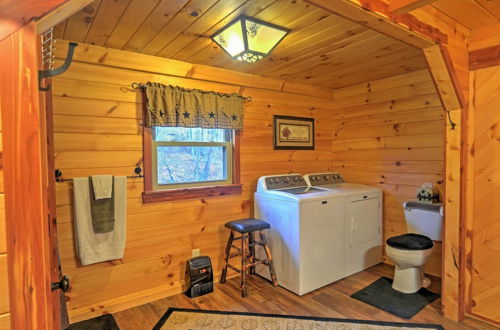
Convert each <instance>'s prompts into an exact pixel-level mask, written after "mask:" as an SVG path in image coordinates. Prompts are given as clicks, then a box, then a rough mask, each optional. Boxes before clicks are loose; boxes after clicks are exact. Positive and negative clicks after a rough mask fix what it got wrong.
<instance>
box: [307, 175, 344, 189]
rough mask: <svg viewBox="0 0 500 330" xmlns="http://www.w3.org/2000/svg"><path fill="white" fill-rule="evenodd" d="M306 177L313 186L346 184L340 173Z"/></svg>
mask: <svg viewBox="0 0 500 330" xmlns="http://www.w3.org/2000/svg"><path fill="white" fill-rule="evenodd" d="M304 177H305V179H306V181H308V182H309V184H310V185H311V186H324V185H327V184H338V183H344V178H343V177H342V175H340V173H315V174H307V175H305V176H304Z"/></svg>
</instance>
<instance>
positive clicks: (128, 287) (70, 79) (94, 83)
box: [53, 45, 333, 321]
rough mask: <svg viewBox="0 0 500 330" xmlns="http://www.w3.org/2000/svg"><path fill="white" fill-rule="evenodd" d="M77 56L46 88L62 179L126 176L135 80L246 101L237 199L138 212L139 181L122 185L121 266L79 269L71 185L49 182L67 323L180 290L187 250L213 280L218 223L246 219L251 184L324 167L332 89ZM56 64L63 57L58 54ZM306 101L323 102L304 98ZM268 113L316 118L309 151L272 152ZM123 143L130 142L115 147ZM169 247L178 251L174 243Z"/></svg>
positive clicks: (133, 147)
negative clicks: (68, 280)
mask: <svg viewBox="0 0 500 330" xmlns="http://www.w3.org/2000/svg"><path fill="white" fill-rule="evenodd" d="M78 48H80V49H82V50H83V51H81V52H77V53H76V54H75V58H74V63H73V65H72V66H71V68H70V69H69V70H68V71H67V72H66V73H65V75H64V76H61V77H55V78H54V83H53V93H54V113H55V114H54V129H55V146H56V155H55V159H56V160H55V161H56V167H57V168H60V169H61V170H62V171H63V177H65V178H73V177H78V176H88V175H92V174H96V173H102V174H105V173H108V174H115V175H117V174H118V175H120V174H123V175H126V174H131V173H132V171H133V168H134V166H135V164H136V163H137V162H138V161H139V160H140V159H141V158H142V146H141V142H142V137H141V135H140V133H141V126H140V120H141V118H142V113H141V108H140V98H139V92H138V91H137V90H134V89H132V88H131V87H130V85H131V83H132V82H134V81H142V82H144V81H147V80H160V81H167V80H166V79H174V80H170V81H172V82H174V83H176V84H181V85H183V86H185V87H197V88H202V89H208V90H216V91H221V92H241V93H242V94H243V95H245V96H251V97H252V101H251V102H249V103H247V104H246V105H245V121H244V129H243V131H242V132H241V137H240V140H241V156H240V157H241V164H240V166H241V168H240V171H241V183H242V184H243V190H242V193H241V194H240V195H235V196H223V197H216V198H204V199H191V200H181V201H170V202H165V203H156V204H147V205H146V204H144V205H143V204H142V203H141V194H142V192H143V180H142V179H130V180H129V182H128V196H127V197H128V201H127V205H128V208H127V212H128V215H127V222H128V226H127V247H126V251H125V256H124V258H123V259H122V260H116V261H112V262H104V263H99V264H95V265H90V266H85V267H82V266H81V265H80V264H79V262H78V259H77V258H76V256H75V253H74V244H75V243H74V228H73V224H72V222H73V209H72V187H71V186H72V184H71V182H62V183H58V184H57V212H58V228H59V243H60V251H61V261H62V266H63V268H64V270H65V272H67V273H68V274H69V275H70V276H71V277H72V279H73V289H72V290H71V292H70V293H68V294H67V296H68V298H69V301H68V307H69V313H70V318H71V320H72V321H77V320H81V319H85V318H89V317H91V316H95V315H99V314H102V313H107V312H114V311H117V310H121V309H123V308H129V307H132V306H135V305H137V304H142V303H145V302H148V301H151V300H155V299H159V298H161V297H164V296H166V295H171V294H175V293H179V292H181V291H182V290H183V285H184V282H183V281H184V278H183V276H184V269H183V267H184V263H185V260H186V259H187V258H189V257H190V256H191V249H193V248H200V249H201V251H202V253H203V254H206V255H210V256H211V258H212V262H213V265H214V269H215V271H216V273H218V271H219V269H220V265H221V264H220V263H221V261H222V256H223V252H224V244H225V241H226V239H227V232H226V230H225V229H224V227H223V224H224V223H225V222H227V221H228V220H231V219H237V218H244V217H248V216H251V215H252V212H253V192H254V191H255V187H256V184H257V179H258V177H259V176H261V175H265V174H272V173H282V172H289V173H291V172H299V173H306V172H314V171H326V170H330V169H331V164H332V155H331V131H332V123H331V120H330V118H331V114H332V112H331V109H332V101H331V99H332V97H333V91H331V90H327V89H321V88H320V89H318V92H317V93H314V91H315V88H314V87H311V86H308V87H307V86H305V85H300V84H298V85H297V84H294V83H291V84H290V83H287V82H285V81H283V80H275V79H270V78H262V77H259V76H255V75H248V74H242V73H234V74H233V73H232V72H230V71H227V70H222V69H220V70H219V69H215V68H209V67H203V66H198V65H192V64H189V63H184V62H177V61H175V62H172V61H169V60H166V59H161V58H155V57H151V56H147V55H136V56H134V57H133V58H132V57H131V56H130V53H128V52H125V51H115V50H107V49H104V48H101V47H97V46H88V45H80V46H79V47H78ZM104 54H106V56H105V58H104V59H102V60H99V59H101V58H102V56H103V55H104ZM57 56H58V57H59V58H62V57H63V56H65V52H64V50H59V51H58V54H57ZM144 56H146V57H144ZM128 59H130V61H129V60H128ZM134 59H135V60H134ZM158 61H159V62H158ZM158 63H159V64H160V65H156V64H158ZM176 63H180V66H176V65H174V64H176ZM165 64H167V65H165ZM141 67H142V69H141ZM198 67H199V68H200V69H198ZM225 80H226V81H225ZM302 87H304V88H302ZM314 94H316V95H319V96H321V97H318V96H310V95H314ZM323 97H324V98H323ZM327 97H328V98H327ZM273 114H284V115H295V116H303V117H314V118H315V120H316V122H315V124H316V132H315V133H316V140H317V148H316V150H314V151H293V150H284V151H274V150H273V147H272V145H273V143H272V141H273V140H272V130H271V127H272V116H273ZM101 138H103V140H101ZM122 138H123V139H127V141H130V143H131V144H130V145H125V144H124V143H123V142H122V143H121V145H120V143H119V142H120V141H123V140H122ZM108 142H109V143H110V145H107V144H108ZM172 240H175V241H176V242H177V243H176V244H175V245H172V244H171V242H172Z"/></svg>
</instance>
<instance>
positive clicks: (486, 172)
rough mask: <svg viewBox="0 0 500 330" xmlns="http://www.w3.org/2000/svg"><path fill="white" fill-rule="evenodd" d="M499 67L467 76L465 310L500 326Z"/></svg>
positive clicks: (473, 72) (474, 72) (485, 69)
mask: <svg viewBox="0 0 500 330" xmlns="http://www.w3.org/2000/svg"><path fill="white" fill-rule="evenodd" d="M499 108H500V66H493V67H489V68H484V69H480V70H476V71H471V98H470V109H469V132H470V135H469V146H468V151H469V152H468V161H467V165H466V166H467V167H468V173H469V178H468V179H469V184H468V187H467V193H468V196H469V198H470V205H471V207H470V210H469V211H470V213H469V215H468V219H467V222H468V223H467V242H468V244H467V245H466V249H467V250H466V253H467V282H466V287H465V289H466V297H467V300H466V310H467V312H470V313H472V314H473V315H475V316H478V317H480V318H484V319H487V320H489V321H491V322H496V324H497V325H500V309H499V308H498V301H500V280H499V278H500V269H499V267H498V265H499V264H498V260H499V258H500V214H499V213H498V205H499V203H500V175H499V170H498V164H499V163H500V111H499Z"/></svg>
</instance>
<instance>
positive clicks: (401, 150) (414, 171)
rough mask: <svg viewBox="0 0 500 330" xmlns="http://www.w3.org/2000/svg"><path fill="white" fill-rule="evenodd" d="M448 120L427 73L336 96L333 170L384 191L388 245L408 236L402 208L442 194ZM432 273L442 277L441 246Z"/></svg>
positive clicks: (351, 88)
mask: <svg viewBox="0 0 500 330" xmlns="http://www.w3.org/2000/svg"><path fill="white" fill-rule="evenodd" d="M444 114H445V113H444V111H443V109H442V107H441V103H440V100H439V96H438V95H437V93H436V90H435V88H434V84H433V82H432V80H431V76H430V75H429V72H428V71H427V70H422V71H417V72H413V73H408V74H404V75H400V76H395V77H391V78H387V79H383V80H377V81H372V82H368V83H364V84H358V85H354V86H349V87H345V88H341V89H337V90H335V101H334V113H333V116H332V122H333V130H334V131H333V142H332V150H333V165H332V167H333V168H334V169H335V170H338V171H339V172H341V173H342V174H343V175H344V177H345V179H346V181H348V182H356V183H364V184H369V185H374V186H378V187H380V188H382V189H383V191H384V241H385V240H386V239H387V238H388V237H391V236H395V235H400V234H404V233H406V224H405V221H404V219H405V218H404V209H403V206H402V203H403V202H404V201H406V200H409V199H414V198H415V196H416V190H417V188H418V187H419V186H420V185H421V184H423V183H424V182H431V183H433V184H434V185H436V186H438V187H439V188H440V189H441V188H442V181H443V172H444V162H443V156H444V148H443V145H444V121H443V117H444ZM441 190H442V189H441ZM384 261H385V262H388V263H391V261H390V260H389V259H388V258H387V257H386V256H384ZM426 272H427V273H429V274H432V275H435V276H441V243H437V244H436V246H435V249H434V252H433V255H432V256H431V257H430V260H429V261H428V263H427V266H426Z"/></svg>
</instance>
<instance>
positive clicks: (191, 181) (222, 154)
mask: <svg viewBox="0 0 500 330" xmlns="http://www.w3.org/2000/svg"><path fill="white" fill-rule="evenodd" d="M152 133H153V146H152V155H153V164H152V165H153V174H154V175H153V187H154V189H155V190H165V189H173V188H182V187H199V186H209V185H221V184H230V183H232V168H233V144H232V142H233V141H232V137H233V131H232V130H225V129H208V128H199V127H195V128H188V127H155V128H154V129H153V132H152Z"/></svg>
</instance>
